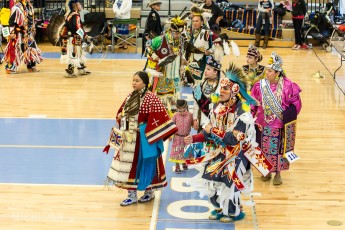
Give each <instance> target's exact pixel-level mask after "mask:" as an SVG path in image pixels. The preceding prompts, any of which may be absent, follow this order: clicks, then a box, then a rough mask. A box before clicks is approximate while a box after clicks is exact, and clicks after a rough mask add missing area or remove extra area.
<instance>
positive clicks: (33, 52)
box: [24, 0, 43, 72]
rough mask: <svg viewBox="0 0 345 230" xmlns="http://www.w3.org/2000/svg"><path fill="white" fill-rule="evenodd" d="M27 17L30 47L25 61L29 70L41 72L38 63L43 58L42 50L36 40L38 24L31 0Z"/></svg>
mask: <svg viewBox="0 0 345 230" xmlns="http://www.w3.org/2000/svg"><path fill="white" fill-rule="evenodd" d="M26 10H27V17H28V48H27V50H26V54H25V55H24V63H25V64H26V66H27V69H28V71H29V72H39V71H40V70H39V69H37V68H36V64H40V63H41V61H42V60H43V58H42V54H41V50H40V49H39V48H38V46H37V43H36V41H35V35H36V25H35V12H34V7H33V6H32V4H31V0H27V3H26Z"/></svg>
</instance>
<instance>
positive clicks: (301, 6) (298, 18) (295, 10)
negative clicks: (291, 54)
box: [291, 0, 308, 50]
mask: <svg viewBox="0 0 345 230" xmlns="http://www.w3.org/2000/svg"><path fill="white" fill-rule="evenodd" d="M306 13H307V5H306V3H305V1H304V0H293V1H292V11H291V14H292V23H293V29H294V31H295V45H294V46H293V47H292V49H293V50H299V49H300V48H302V49H307V48H308V46H307V45H306V44H304V36H303V33H302V25H303V20H304V16H305V14H306Z"/></svg>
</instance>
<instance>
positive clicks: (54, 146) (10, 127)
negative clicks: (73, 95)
mask: <svg viewBox="0 0 345 230" xmlns="http://www.w3.org/2000/svg"><path fill="white" fill-rule="evenodd" d="M113 123H114V121H113V120H102V119H34V118H25V119H20V118H1V119H0V129H1V130H3V131H2V132H1V134H0V159H1V160H0V168H1V174H0V183H35V184H70V185H102V184H104V181H105V178H106V175H107V172H108V169H109V167H110V164H111V160H112V157H113V153H112V150H111V151H110V152H109V154H108V155H106V154H105V153H103V152H102V150H103V147H104V146H105V145H106V142H107V140H108V138H109V133H110V129H111V127H112V125H113Z"/></svg>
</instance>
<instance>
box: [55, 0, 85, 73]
mask: <svg viewBox="0 0 345 230" xmlns="http://www.w3.org/2000/svg"><path fill="white" fill-rule="evenodd" d="M68 6H69V8H70V13H69V15H68V16H67V18H66V20H65V25H64V27H63V28H62V30H61V38H62V48H61V58H60V62H61V63H64V64H68V67H67V69H65V71H66V75H65V77H77V75H76V74H75V73H74V68H75V67H77V69H78V74H79V75H88V74H91V72H89V71H88V70H87V69H86V66H85V62H86V57H85V55H86V54H85V51H84V50H83V49H82V42H83V40H84V39H87V37H88V35H87V34H86V33H85V31H84V29H83V25H82V21H81V18H80V14H79V12H80V11H81V10H82V6H81V4H80V2H79V0H71V1H70V2H69V4H68Z"/></svg>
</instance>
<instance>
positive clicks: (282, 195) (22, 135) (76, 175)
mask: <svg viewBox="0 0 345 230" xmlns="http://www.w3.org/2000/svg"><path fill="white" fill-rule="evenodd" d="M42 50H45V51H46V53H45V54H44V55H45V58H46V60H45V61H44V62H43V63H42V64H41V65H40V66H39V67H40V68H41V70H42V71H41V72H40V73H37V74H35V75H30V74H27V73H25V67H24V68H22V72H23V73H22V74H18V75H15V76H9V75H4V74H3V72H4V71H3V70H1V75H2V76H0V100H2V103H1V104H0V117H1V118H0V130H1V131H0V168H1V173H0V200H1V202H0V229H1V230H2V229H11V230H12V229H14V230H17V229H34V230H37V229H49V230H50V229H59V230H60V229H157V230H163V229H166V230H177V229H189V230H196V229H203V230H206V229H217V230H222V229H224V230H231V229H236V230H238V229H278V230H280V229H310V228H312V229H336V230H338V229H343V227H344V223H345V212H344V210H345V205H344V204H345V198H344V197H345V192H344V191H345V170H344V166H345V165H344V162H345V161H344V160H345V158H344V156H345V152H344V146H345V141H344V138H343V137H344V135H343V134H344V130H345V122H344V118H345V116H344V115H345V100H344V94H343V93H342V92H341V89H342V90H344V89H345V84H343V82H344V81H343V80H342V79H344V77H342V76H345V71H344V70H341V71H339V77H338V78H337V81H336V82H334V81H333V79H332V76H331V73H332V71H334V70H335V69H336V68H337V67H338V65H339V64H340V63H339V55H338V54H337V53H334V52H333V53H331V54H328V53H324V52H322V51H320V50H316V51H315V52H314V51H312V50H309V51H302V50H301V51H297V52H292V51H291V50H290V49H282V48H276V49H273V48H269V49H267V50H262V52H263V55H264V61H263V62H262V64H264V65H266V63H267V60H268V57H269V55H270V53H271V52H272V51H276V52H277V53H278V54H281V55H282V57H283V60H284V66H285V68H286V70H287V72H288V73H289V75H288V76H291V78H292V79H293V80H294V81H295V82H297V83H298V84H299V85H300V86H301V88H302V90H303V92H302V99H303V108H302V113H301V115H300V118H299V119H300V120H299V125H298V137H297V151H298V153H299V154H300V157H301V160H300V161H299V162H296V163H294V165H293V167H292V169H291V170H290V171H289V172H287V173H284V174H283V180H284V183H283V185H282V186H279V187H275V186H273V185H272V184H270V183H262V182H260V179H259V175H258V173H257V172H255V171H254V174H255V177H254V180H255V194H254V196H253V197H249V198H245V201H251V200H252V199H253V200H254V201H255V202H256V205H255V206H245V207H244V209H245V212H246V218H245V219H244V220H242V221H239V222H236V223H230V224H221V223H219V222H211V221H209V220H208V218H207V217H208V215H209V212H210V208H211V206H210V204H209V203H208V202H207V200H205V198H203V199H200V198H199V195H198V194H197V193H196V192H194V191H193V190H192V189H191V188H189V187H188V186H187V185H186V184H185V181H186V178H187V179H188V178H191V177H192V176H193V175H195V174H196V171H195V169H190V170H188V171H185V172H183V173H182V174H181V175H176V174H174V173H173V164H171V163H170V162H168V161H166V173H167V178H168V182H169V186H168V187H167V188H165V189H164V190H163V191H162V192H161V193H160V192H159V193H156V198H155V200H154V201H153V202H150V203H147V204H137V205H132V206H130V207H126V208H122V207H120V206H119V203H120V202H121V201H122V200H123V199H124V198H125V197H126V192H125V191H122V190H119V189H114V188H109V187H105V186H104V180H105V178H106V175H107V172H108V168H109V166H110V163H111V160H112V157H113V151H110V152H109V154H108V155H106V154H105V153H103V152H102V149H103V147H104V145H105V144H106V141H107V139H108V136H109V131H110V128H111V126H112V125H113V124H114V119H113V118H114V116H115V115H114V114H115V112H116V110H117V108H118V107H119V105H120V104H121V103H122V100H123V99H124V98H125V96H126V95H127V93H128V92H129V91H130V81H131V77H132V75H133V73H134V72H136V71H137V70H140V69H142V66H143V64H144V63H145V60H144V59H141V57H140V55H139V54H133V53H129V54H125V53H115V54H113V53H107V52H106V53H104V54H98V53H95V54H93V55H92V56H91V57H90V62H89V63H90V64H89V69H90V70H91V71H92V75H90V76H87V77H82V78H75V79H65V78H63V69H64V66H62V65H57V63H58V60H57V58H59V53H57V52H54V51H56V47H52V48H51V47H50V46H47V47H43V48H42ZM245 52H246V47H241V53H242V54H244V53H245ZM231 58H232V59H233V60H234V61H235V63H236V64H244V60H245V59H244V55H242V56H241V57H240V58H233V57H231ZM226 62H228V59H226V60H225V61H224V63H226ZM3 67H4V66H3V65H2V68H3ZM225 68H226V65H224V68H223V69H225ZM317 70H320V71H321V72H322V73H323V74H325V75H326V76H325V78H314V77H312V74H314V73H315V72H316V71H317ZM328 71H329V72H328ZM337 84H338V85H339V87H338V86H337ZM183 90H184V91H183V96H184V97H186V98H187V99H188V100H189V101H190V100H191V96H190V90H189V89H183ZM165 149H166V152H165V154H166V153H167V152H168V151H169V150H168V149H169V144H168V143H166V144H165ZM326 155H327V162H325V156H326ZM326 185H327V186H326ZM139 195H141V194H140V193H139Z"/></svg>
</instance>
